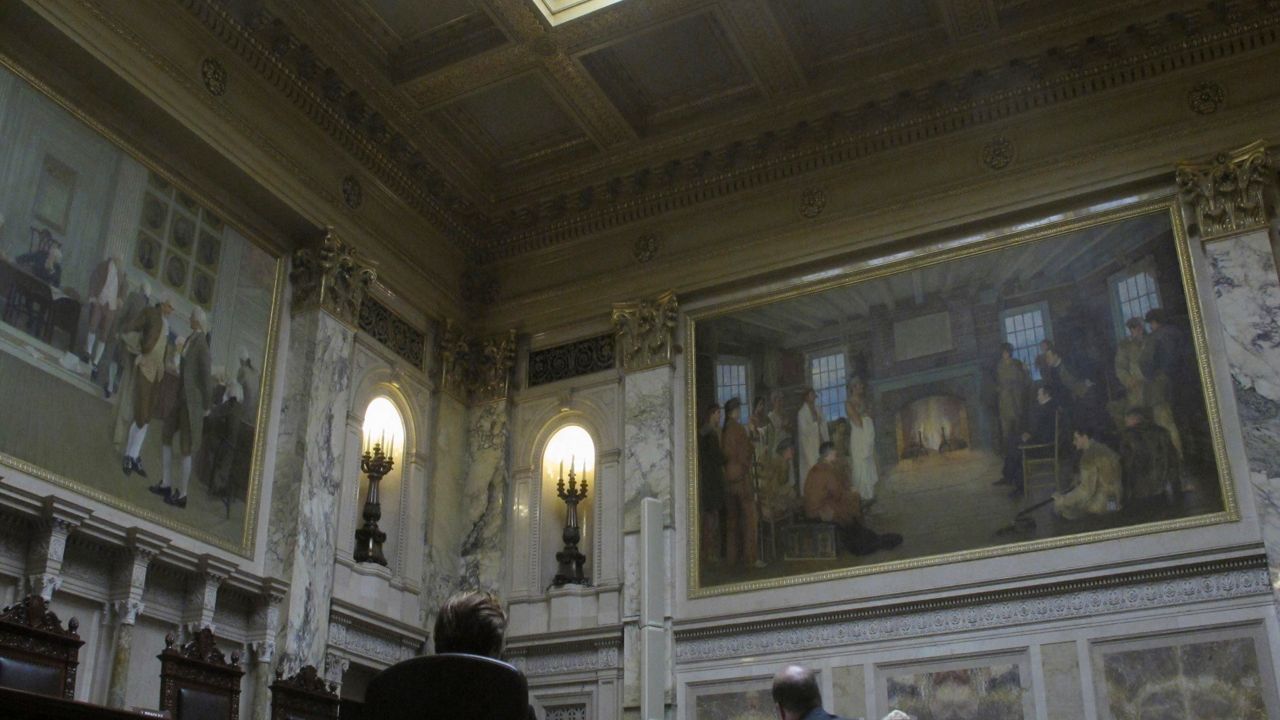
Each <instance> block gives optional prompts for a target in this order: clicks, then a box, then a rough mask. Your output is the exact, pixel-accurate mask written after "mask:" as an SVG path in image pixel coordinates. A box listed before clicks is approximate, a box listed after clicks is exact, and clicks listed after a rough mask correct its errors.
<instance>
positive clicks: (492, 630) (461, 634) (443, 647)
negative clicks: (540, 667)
mask: <svg viewBox="0 0 1280 720" xmlns="http://www.w3.org/2000/svg"><path fill="white" fill-rule="evenodd" d="M506 632H507V614H506V612H504V611H503V610H502V602H501V601H499V600H498V598H497V596H496V595H494V594H493V593H488V592H478V591H475V590H469V591H464V592H459V593H454V594H453V596H451V597H450V598H449V599H448V600H446V601H445V603H444V605H442V606H441V607H440V614H439V615H437V616H436V628H435V643H436V652H437V653H468V654H471V655H483V656H485V657H491V658H495V659H496V658H497V657H498V656H499V655H501V654H502V640H503V636H504V635H505V634H506Z"/></svg>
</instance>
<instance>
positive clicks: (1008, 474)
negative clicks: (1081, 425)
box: [996, 383, 1059, 498]
mask: <svg viewBox="0 0 1280 720" xmlns="http://www.w3.org/2000/svg"><path fill="white" fill-rule="evenodd" d="M1058 407H1059V406H1058V400H1057V397H1056V396H1055V395H1054V388H1053V386H1052V385H1050V384H1049V383H1044V384H1042V385H1041V386H1040V388H1039V389H1038V390H1036V401H1035V403H1033V404H1032V405H1031V416H1030V418H1031V419H1030V422H1028V424H1027V430H1026V432H1024V433H1022V436H1021V438H1020V439H1021V442H1020V443H1013V444H1011V445H1010V446H1009V449H1008V450H1007V451H1005V455H1004V470H1003V472H1002V473H1001V476H1000V479H999V480H998V481H996V484H997V485H1012V486H1013V490H1012V491H1011V492H1010V493H1009V495H1010V496H1011V497H1015V498H1017V497H1021V496H1022V490H1023V488H1022V484H1023V481H1024V480H1025V478H1023V477H1022V447H1023V446H1024V445H1044V444H1048V443H1055V442H1058V438H1057V435H1056V430H1057V423H1056V422H1055V421H1056V420H1057V418H1058ZM1051 450H1052V448H1047V449H1046V452H1049V451H1051Z"/></svg>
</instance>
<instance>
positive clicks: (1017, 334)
mask: <svg viewBox="0 0 1280 720" xmlns="http://www.w3.org/2000/svg"><path fill="white" fill-rule="evenodd" d="M1048 315H1049V313H1048V309H1047V308H1046V306H1045V304H1044V303H1037V304H1035V305H1032V306H1027V307H1020V308H1014V309H1013V310H1005V311H1004V312H1003V313H1001V315H1000V321H1001V324H1002V325H1003V326H1004V340H1005V342H1007V343H1009V344H1010V345H1012V346H1013V357H1014V358H1016V359H1017V360H1018V361H1019V362H1021V363H1022V364H1023V365H1025V366H1027V367H1028V368H1030V369H1031V379H1032V380H1039V379H1040V368H1039V367H1038V366H1037V365H1036V363H1035V359H1036V358H1037V357H1038V356H1039V355H1040V343H1042V342H1044V341H1045V340H1052V339H1053V335H1052V334H1050V332H1049V327H1048V325H1047V324H1046V323H1045V318H1046V317H1048Z"/></svg>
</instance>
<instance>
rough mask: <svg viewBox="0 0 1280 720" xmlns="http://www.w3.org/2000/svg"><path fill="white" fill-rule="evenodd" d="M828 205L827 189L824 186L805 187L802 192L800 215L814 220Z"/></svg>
mask: <svg viewBox="0 0 1280 720" xmlns="http://www.w3.org/2000/svg"><path fill="white" fill-rule="evenodd" d="M826 207H827V191H825V190H823V189H822V188H805V189H804V191H802V192H801V193H800V217H803V218H808V219H809V220H812V219H814V218H816V217H818V216H819V215H821V214H822V211H823V209H824V208H826Z"/></svg>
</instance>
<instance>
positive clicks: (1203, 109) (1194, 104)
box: [1187, 82, 1227, 115]
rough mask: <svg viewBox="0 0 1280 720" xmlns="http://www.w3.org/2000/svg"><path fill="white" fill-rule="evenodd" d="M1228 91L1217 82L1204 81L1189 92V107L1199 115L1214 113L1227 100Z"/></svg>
mask: <svg viewBox="0 0 1280 720" xmlns="http://www.w3.org/2000/svg"><path fill="white" fill-rule="evenodd" d="M1226 99H1227V91H1226V90H1224V89H1223V88H1222V86H1221V85H1219V84H1218V83H1216V82H1202V83H1199V84H1198V85H1196V86H1194V87H1192V88H1191V90H1189V91H1188V92H1187V107H1189V108H1191V111H1192V112H1194V113H1195V114H1197V115H1212V114H1214V113H1216V112H1218V109H1219V108H1221V107H1222V103H1224V102H1226Z"/></svg>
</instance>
